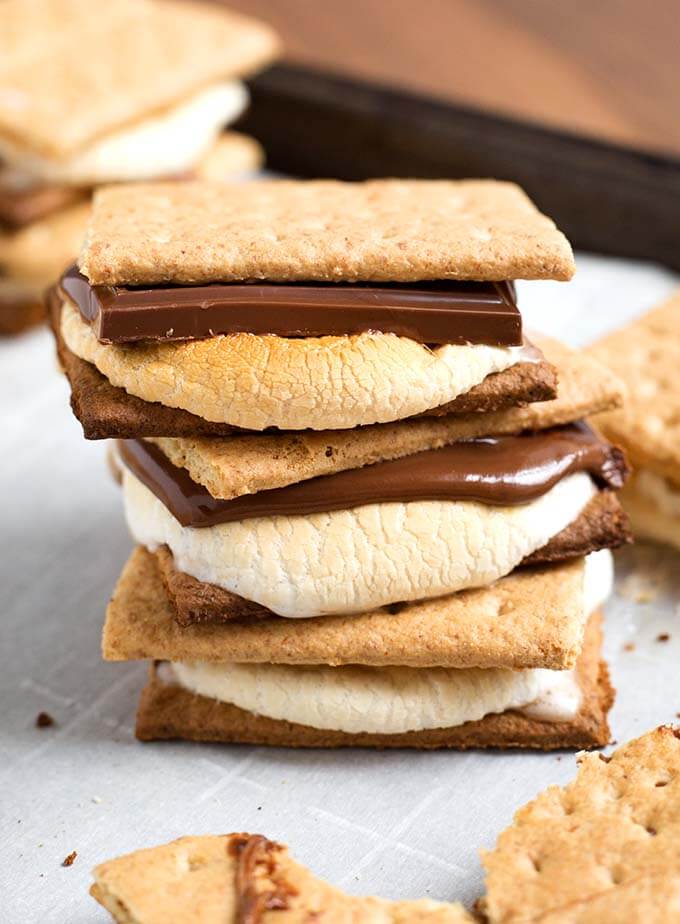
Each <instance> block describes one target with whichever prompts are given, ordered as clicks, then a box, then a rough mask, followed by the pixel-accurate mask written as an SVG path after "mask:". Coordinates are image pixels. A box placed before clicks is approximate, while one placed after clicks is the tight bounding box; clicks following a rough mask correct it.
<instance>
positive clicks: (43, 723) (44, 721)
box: [35, 712, 57, 728]
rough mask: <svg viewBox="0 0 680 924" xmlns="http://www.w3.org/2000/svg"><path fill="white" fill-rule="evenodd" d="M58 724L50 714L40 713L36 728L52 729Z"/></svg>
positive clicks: (37, 717) (36, 718)
mask: <svg viewBox="0 0 680 924" xmlns="http://www.w3.org/2000/svg"><path fill="white" fill-rule="evenodd" d="M56 724H57V723H56V722H55V721H54V719H53V718H52V716H51V715H50V714H49V712H39V713H38V714H37V716H36V717H35V727H36V728H51V727H52V726H53V725H56Z"/></svg>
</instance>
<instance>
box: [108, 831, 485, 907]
mask: <svg viewBox="0 0 680 924" xmlns="http://www.w3.org/2000/svg"><path fill="white" fill-rule="evenodd" d="M93 875H94V879H95V883H94V885H93V886H92V888H91V889H90V894H91V895H92V896H93V897H94V898H95V899H96V900H97V901H98V902H99V903H100V904H101V905H103V906H104V908H106V910H107V911H109V912H110V913H111V915H112V916H113V918H114V919H115V920H116V921H117V922H118V924H168V922H170V921H171V922H172V924H276V922H277V921H279V920H281V919H285V921H286V924H310V922H311V921H314V920H319V921H321V920H325V921H328V922H341V921H350V920H351V921H352V922H353V924H407V922H412V921H416V920H417V921H422V922H423V924H472V922H473V921H474V918H472V917H471V915H469V914H468V913H467V912H466V911H465V909H464V908H463V907H462V905H459V904H457V903H455V904H442V903H439V902H434V901H432V900H431V899H421V900H416V901H388V900H387V899H381V898H357V897H355V896H350V895H346V894H345V893H344V892H341V891H340V890H339V889H336V888H335V887H334V886H332V885H329V884H328V883H326V882H323V881H322V880H321V879H317V877H316V876H314V875H313V874H312V873H311V872H310V871H309V870H308V869H306V868H305V867H304V866H302V865H301V864H299V863H297V862H296V861H295V860H293V858H292V857H291V856H290V854H289V852H288V850H287V848H285V847H283V846H281V845H280V844H276V843H274V842H273V841H270V840H268V839H267V838H265V837H263V836H262V835H259V834H227V835H222V836H203V837H182V838H179V839H178V840H175V841H171V842H170V843H169V844H163V845H162V846H159V847H151V848H148V849H146V850H138V851H135V852H134V853H131V854H127V855H126V856H123V857H118V858H117V859H115V860H109V861H108V862H106V863H102V864H101V865H100V866H98V867H96V869H95V870H94V872H93Z"/></svg>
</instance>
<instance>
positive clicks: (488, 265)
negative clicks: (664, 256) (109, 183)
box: [79, 179, 574, 285]
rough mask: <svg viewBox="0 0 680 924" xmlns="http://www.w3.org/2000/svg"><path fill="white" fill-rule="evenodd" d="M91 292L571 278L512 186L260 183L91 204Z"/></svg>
mask: <svg viewBox="0 0 680 924" xmlns="http://www.w3.org/2000/svg"><path fill="white" fill-rule="evenodd" d="M79 266H80V268H81V270H82V272H83V273H84V274H85V275H86V276H87V277H88V278H89V280H90V282H91V283H93V284H99V283H102V284H105V285H108V284H121V285H126V284H127V285H136V284H142V283H144V284H158V283H168V282H176V283H197V282H217V281H231V280H238V279H268V280H272V281H281V282H290V281H294V280H298V281H309V280H320V281H335V282H339V281H348V282H355V281H357V280H363V281H386V282H414V281H418V280H424V279H477V280H504V279H570V278H571V276H572V275H573V273H574V261H573V256H572V253H571V248H570V246H569V243H568V242H567V240H566V238H565V237H564V235H563V234H562V233H561V232H560V231H558V230H557V228H556V227H555V225H554V223H553V222H552V221H551V220H550V219H549V218H547V217H546V216H545V215H541V213H540V212H539V211H538V210H537V209H536V207H535V206H534V205H533V203H532V202H531V201H530V199H529V198H528V197H527V196H526V194H525V193H524V192H523V191H522V190H521V189H520V188H519V187H518V186H515V185H514V184H513V183H502V182H498V181H495V180H397V179H394V180H391V179H388V180H369V181H366V182H363V183H343V182H340V181H336V180H300V181H297V180H275V181H272V180H269V181H262V182H258V183H249V184H248V185H242V186H232V187H228V188H226V187H224V186H221V187H218V186H214V185H211V184H206V183H195V184H186V185H182V186H179V185H172V184H168V183H155V184H140V185H137V186H130V185H123V186H118V187H115V188H114V187H109V188H107V189H102V190H100V191H99V192H98V193H97V194H96V195H95V200H94V208H93V214H92V220H91V222H90V225H89V230H88V236H87V240H86V243H85V245H84V247H83V250H82V252H81V255H80V259H79Z"/></svg>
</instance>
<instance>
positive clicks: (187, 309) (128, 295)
mask: <svg viewBox="0 0 680 924" xmlns="http://www.w3.org/2000/svg"><path fill="white" fill-rule="evenodd" d="M61 288H62V291H63V292H64V294H65V295H66V296H67V297H68V298H69V299H71V301H72V302H74V304H75V305H76V306H77V307H78V309H79V311H80V314H81V316H82V317H83V318H84V319H85V320H86V321H87V322H88V323H90V324H91V325H92V327H93V329H94V331H95V334H96V336H97V338H98V339H99V340H100V341H101V342H102V343H133V342H135V341H137V340H170V341H172V340H203V339H206V338H208V337H214V336H217V335H219V334H236V333H244V332H246V333H251V334H258V335H266V334H275V335H277V336H280V337H323V336H346V335H352V334H361V333H365V332H367V331H379V332H382V333H393V334H398V335H399V336H401V337H408V338H410V339H411V340H416V341H417V342H419V343H428V344H433V345H436V344H442V343H454V344H466V343H483V344H490V345H493V346H520V345H521V344H522V342H523V340H522V318H521V315H520V313H519V310H518V308H517V304H516V301H515V291H514V286H513V284H512V283H511V282H423V283H413V284H405V283H404V284H394V285H387V284H385V285H371V284H367V283H318V282H316V283H313V284H311V283H309V284H307V283H287V284H280V285H274V284H262V283H247V282H243V283H214V284H212V285H196V286H177V285H167V286H154V287H150V288H141V287H140V288H135V287H130V288H128V287H124V286H105V285H99V286H92V285H90V283H89V281H88V279H87V278H86V277H85V276H83V275H82V274H81V273H79V272H78V270H77V268H76V267H75V266H72V267H71V268H70V269H69V270H67V272H66V273H65V274H64V276H63V277H62V279H61Z"/></svg>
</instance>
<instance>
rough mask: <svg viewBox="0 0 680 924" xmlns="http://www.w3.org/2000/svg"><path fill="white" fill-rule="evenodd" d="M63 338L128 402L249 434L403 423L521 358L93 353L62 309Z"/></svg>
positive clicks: (354, 344)
mask: <svg viewBox="0 0 680 924" xmlns="http://www.w3.org/2000/svg"><path fill="white" fill-rule="evenodd" d="M61 333H62V336H63V338H64V341H65V343H66V345H67V346H68V348H69V350H71V352H72V353H75V354H76V356H79V357H80V358H81V359H84V360H85V361H86V362H89V363H92V364H93V365H94V366H96V368H97V369H98V370H99V371H100V372H101V373H102V375H104V376H105V377H106V378H107V379H108V380H109V381H110V382H111V384H112V385H115V386H117V387H119V388H124V389H125V390H126V391H127V392H128V393H129V394H131V395H135V396H136V397H138V398H141V399H142V400H144V401H158V402H159V403H160V404H164V405H166V407H179V408H183V409H184V410H186V411H189V412H190V413H192V414H196V415H197V416H198V417H202V418H203V419H204V420H210V421H214V422H221V423H228V424H231V425H233V426H236V427H243V428H245V429H247V430H264V429H266V428H267V427H278V428H279V429H282V430H306V429H312V430H335V429H338V430H341V429H348V428H351V427H358V426H363V425H364V424H373V423H384V422H387V421H391V420H401V419H403V418H405V417H411V416H413V415H414V414H421V413H423V412H424V411H427V410H430V409H431V408H436V407H441V405H443V404H447V403H448V402H449V401H453V400H454V399H455V398H457V397H458V396H459V395H462V394H465V393H466V392H468V391H470V389H472V388H473V387H474V386H475V385H478V384H479V383H480V382H482V381H483V380H484V379H485V378H486V377H487V376H488V375H491V374H492V373H494V372H502V371H503V370H505V369H509V368H510V367H511V366H514V365H516V364H517V363H520V362H523V361H526V357H527V351H526V349H525V348H524V347H521V346H517V347H493V346H487V345H485V344H472V345H452V344H445V345H444V346H440V347H436V348H435V349H429V348H428V347H427V346H425V345H423V344H422V343H416V341H415V340H409V339H408V338H407V337H398V336H397V335H396V334H384V333H364V334H358V335H353V336H351V337H300V338H297V339H296V338H286V337H275V336H258V335H255V334H248V333H242V334H231V335H229V336H216V337H210V338H208V339H207V340H193V341H188V342H184V343H167V342H166V343H163V342H155V343H154V342H145V343H139V344H134V345H133V346H129V345H119V344H113V343H100V342H99V341H98V340H97V338H96V336H95V334H94V332H93V330H92V328H91V327H90V325H89V324H87V323H86V322H85V321H84V320H83V319H82V318H81V316H80V313H79V311H78V309H77V308H76V307H75V306H74V305H72V304H71V303H70V302H66V303H65V304H64V306H63V308H62V313H61Z"/></svg>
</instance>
